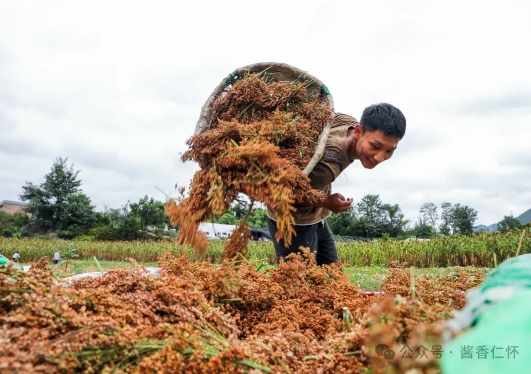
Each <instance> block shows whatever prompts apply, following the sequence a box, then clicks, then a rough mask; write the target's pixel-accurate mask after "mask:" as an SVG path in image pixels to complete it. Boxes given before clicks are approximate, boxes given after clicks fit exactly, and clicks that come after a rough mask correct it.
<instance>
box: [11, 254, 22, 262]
mask: <svg viewBox="0 0 531 374" xmlns="http://www.w3.org/2000/svg"><path fill="white" fill-rule="evenodd" d="M12 260H13V262H19V261H20V252H19V251H16V252H15V253H14V254H13V257H12Z"/></svg>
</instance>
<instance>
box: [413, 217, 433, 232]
mask: <svg viewBox="0 0 531 374" xmlns="http://www.w3.org/2000/svg"><path fill="white" fill-rule="evenodd" d="M412 234H413V235H415V237H417V238H430V237H432V236H434V235H435V234H436V231H435V228H434V227H433V226H431V225H429V224H428V223H427V221H426V220H425V219H424V217H423V216H422V215H421V216H419V218H418V220H417V222H416V223H415V226H414V227H413V230H412Z"/></svg>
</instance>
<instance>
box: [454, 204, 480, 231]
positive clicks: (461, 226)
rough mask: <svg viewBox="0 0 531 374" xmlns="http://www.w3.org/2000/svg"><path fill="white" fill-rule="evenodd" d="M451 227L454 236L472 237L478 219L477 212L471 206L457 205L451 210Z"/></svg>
mask: <svg viewBox="0 0 531 374" xmlns="http://www.w3.org/2000/svg"><path fill="white" fill-rule="evenodd" d="M450 216H451V222H452V224H451V226H452V230H453V233H454V234H461V235H471V234H472V232H473V230H472V229H473V227H474V223H475V222H476V220H477V218H478V212H477V210H475V209H473V208H470V207H469V206H466V205H463V206H461V204H455V205H454V206H453V208H452V210H451V215H450Z"/></svg>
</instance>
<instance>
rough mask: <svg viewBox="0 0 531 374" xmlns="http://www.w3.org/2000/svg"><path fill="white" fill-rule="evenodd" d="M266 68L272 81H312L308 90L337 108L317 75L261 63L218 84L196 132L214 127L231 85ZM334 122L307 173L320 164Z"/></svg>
mask: <svg viewBox="0 0 531 374" xmlns="http://www.w3.org/2000/svg"><path fill="white" fill-rule="evenodd" d="M263 71H267V75H268V78H269V79H271V80H272V81H277V82H279V81H296V80H298V81H301V80H302V81H308V80H309V81H312V82H313V83H312V84H311V85H309V86H308V88H307V90H308V92H309V93H310V94H314V95H319V98H320V100H323V101H324V102H325V103H326V104H327V105H328V106H329V107H330V108H331V109H334V100H333V98H332V95H331V94H330V91H329V90H328V88H327V87H326V86H325V85H324V84H323V83H322V82H321V81H320V80H319V79H317V78H316V77H314V76H312V75H310V74H308V73H307V72H305V71H303V70H301V69H298V68H296V67H293V66H291V65H288V64H284V63H278V62H259V63H256V64H251V65H247V66H243V67H241V68H238V69H236V70H234V71H233V72H232V73H230V74H229V75H228V76H227V77H226V78H224V79H223V80H222V81H221V83H220V84H218V85H217V86H216V88H215V89H214V91H213V92H212V94H210V96H209V97H208V99H207V101H206V102H205V104H204V105H203V107H202V108H201V114H200V116H199V120H198V121H197V124H196V127H195V133H194V134H195V135H197V134H201V133H203V132H205V131H208V130H209V129H210V125H211V123H212V112H213V107H214V102H215V101H216V100H217V99H218V98H220V97H222V96H223V95H224V94H225V93H226V92H227V91H228V90H229V89H230V87H231V86H232V85H233V84H234V83H236V82H237V81H238V79H241V78H243V77H244V75H245V74H249V73H259V72H263ZM330 125H331V124H330V123H328V124H327V125H326V126H325V127H324V128H323V131H322V132H321V134H320V136H319V139H318V142H317V143H318V144H317V147H316V150H315V152H314V154H313V156H312V159H311V160H310V162H308V165H306V167H305V168H304V170H303V173H304V174H305V175H309V174H310V173H311V172H312V170H313V168H314V167H315V165H317V163H318V162H319V160H320V159H321V157H322V156H323V152H324V149H325V145H326V141H327V139H328V135H329V134H330Z"/></svg>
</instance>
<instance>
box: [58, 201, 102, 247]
mask: <svg viewBox="0 0 531 374" xmlns="http://www.w3.org/2000/svg"><path fill="white" fill-rule="evenodd" d="M94 208H95V207H94V205H92V203H91V201H90V198H89V197H88V196H87V195H85V194H75V195H68V196H66V199H65V200H64V201H63V203H62V208H61V210H60V216H59V220H58V222H59V226H58V228H59V229H60V230H61V231H60V236H61V237H65V238H73V237H75V236H78V235H84V234H87V233H88V231H89V230H90V229H91V228H92V227H93V226H94V223H95V220H96V216H95V213H94Z"/></svg>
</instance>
